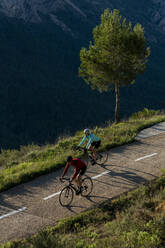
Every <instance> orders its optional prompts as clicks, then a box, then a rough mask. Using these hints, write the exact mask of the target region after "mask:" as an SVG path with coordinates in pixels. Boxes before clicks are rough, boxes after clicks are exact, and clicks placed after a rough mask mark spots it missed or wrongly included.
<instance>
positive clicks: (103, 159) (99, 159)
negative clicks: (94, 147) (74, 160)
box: [77, 147, 108, 167]
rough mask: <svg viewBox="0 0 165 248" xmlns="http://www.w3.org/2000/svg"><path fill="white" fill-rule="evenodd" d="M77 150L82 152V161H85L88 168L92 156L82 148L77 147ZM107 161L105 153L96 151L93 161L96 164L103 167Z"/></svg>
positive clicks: (91, 161) (91, 162)
mask: <svg viewBox="0 0 165 248" xmlns="http://www.w3.org/2000/svg"><path fill="white" fill-rule="evenodd" d="M77 150H79V151H83V152H84V155H83V160H85V163H86V165H87V167H89V164H91V165H92V164H93V161H94V158H93V155H92V154H91V153H90V152H89V151H88V150H86V149H85V148H84V147H78V148H77ZM107 160H108V153H107V152H99V151H97V154H96V160H95V162H96V164H98V165H104V164H105V162H107Z"/></svg>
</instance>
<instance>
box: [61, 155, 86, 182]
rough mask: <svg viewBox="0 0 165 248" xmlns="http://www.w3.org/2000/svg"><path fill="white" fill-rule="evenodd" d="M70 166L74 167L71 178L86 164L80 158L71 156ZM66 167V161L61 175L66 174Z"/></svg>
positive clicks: (67, 165)
mask: <svg viewBox="0 0 165 248" xmlns="http://www.w3.org/2000/svg"><path fill="white" fill-rule="evenodd" d="M71 166H74V167H75V168H74V174H73V177H72V180H73V179H74V178H75V177H76V176H77V174H78V173H79V172H80V170H81V169H82V168H86V164H85V163H84V162H83V161H81V160H80V159H78V158H73V159H72V164H71ZM68 168H69V163H68V162H67V163H66V166H65V169H64V172H63V174H62V177H64V176H65V174H66V173H67V171H68Z"/></svg>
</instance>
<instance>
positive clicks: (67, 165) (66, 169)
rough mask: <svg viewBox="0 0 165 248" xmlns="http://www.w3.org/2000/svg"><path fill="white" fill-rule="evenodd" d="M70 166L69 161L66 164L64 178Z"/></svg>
mask: <svg viewBox="0 0 165 248" xmlns="http://www.w3.org/2000/svg"><path fill="white" fill-rule="evenodd" d="M68 168H69V164H68V163H67V164H66V166H65V169H64V171H63V174H62V178H63V177H64V176H65V174H66V173H67V171H68Z"/></svg>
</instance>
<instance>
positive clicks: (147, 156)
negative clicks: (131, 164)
mask: <svg viewBox="0 0 165 248" xmlns="http://www.w3.org/2000/svg"><path fill="white" fill-rule="evenodd" d="M156 155H157V153H153V154H150V155H146V156H144V157H141V158H138V159H136V160H135V162H137V161H139V160H142V159H145V158H150V157H153V156H156Z"/></svg>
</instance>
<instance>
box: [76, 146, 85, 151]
mask: <svg viewBox="0 0 165 248" xmlns="http://www.w3.org/2000/svg"><path fill="white" fill-rule="evenodd" d="M76 150H79V151H83V152H87V149H86V148H85V147H81V146H78V147H77V148H76Z"/></svg>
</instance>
